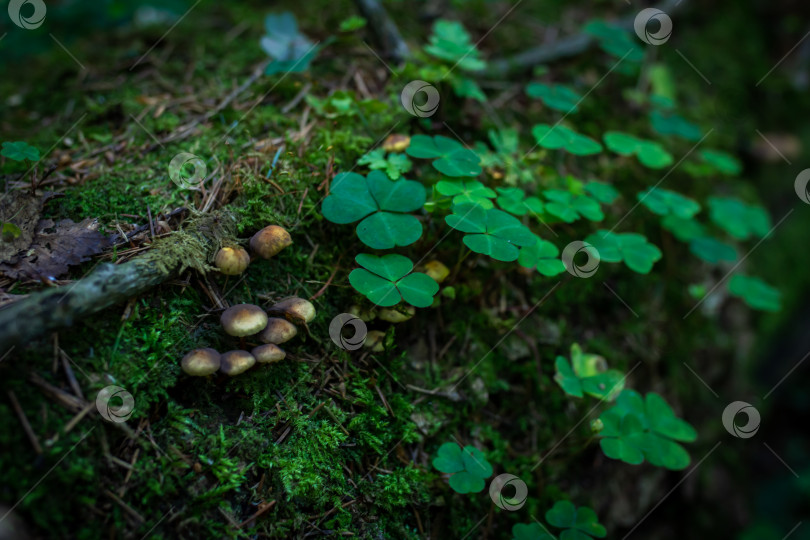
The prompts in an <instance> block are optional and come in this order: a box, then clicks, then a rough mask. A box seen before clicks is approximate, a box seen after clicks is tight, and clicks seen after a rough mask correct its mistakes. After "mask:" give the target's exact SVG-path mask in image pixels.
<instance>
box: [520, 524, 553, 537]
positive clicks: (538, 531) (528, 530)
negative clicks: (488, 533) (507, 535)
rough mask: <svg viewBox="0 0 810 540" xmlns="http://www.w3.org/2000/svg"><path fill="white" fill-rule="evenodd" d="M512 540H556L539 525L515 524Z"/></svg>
mask: <svg viewBox="0 0 810 540" xmlns="http://www.w3.org/2000/svg"><path fill="white" fill-rule="evenodd" d="M512 540H554V537H553V536H551V535H550V534H548V533H547V532H546V531H544V530H543V528H542V527H541V526H540V524H539V523H515V524H514V525H512Z"/></svg>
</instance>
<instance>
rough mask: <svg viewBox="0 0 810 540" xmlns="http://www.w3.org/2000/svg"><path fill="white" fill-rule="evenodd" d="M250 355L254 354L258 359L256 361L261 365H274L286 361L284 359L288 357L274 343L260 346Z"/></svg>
mask: <svg viewBox="0 0 810 540" xmlns="http://www.w3.org/2000/svg"><path fill="white" fill-rule="evenodd" d="M250 354H252V355H253V356H254V357H255V358H256V361H257V362H259V363H260V364H274V363H276V362H281V361H282V360H284V357H285V356H287V353H285V352H284V351H282V350H281V348H280V347H279V346H278V345H274V344H273V343H268V344H267V345H259V346H258V347H255V348H254V349H253V350H252V351H250Z"/></svg>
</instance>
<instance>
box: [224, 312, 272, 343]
mask: <svg viewBox="0 0 810 540" xmlns="http://www.w3.org/2000/svg"><path fill="white" fill-rule="evenodd" d="M219 322H220V323H222V328H224V329H225V332H226V333H227V334H228V335H231V336H236V337H244V336H251V335H253V334H256V333H258V332H261V331H262V330H264V327H265V326H267V313H265V312H264V310H263V309H262V308H260V307H259V306H254V305H253V304H236V305H235V306H231V307H229V308H228V309H226V310H225V311H223V312H222V316H221V317H220V318H219Z"/></svg>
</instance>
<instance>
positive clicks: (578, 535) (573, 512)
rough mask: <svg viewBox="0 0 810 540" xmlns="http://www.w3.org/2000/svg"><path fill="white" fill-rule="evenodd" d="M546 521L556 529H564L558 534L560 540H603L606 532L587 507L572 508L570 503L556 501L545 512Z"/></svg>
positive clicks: (594, 514) (572, 504) (572, 505)
mask: <svg viewBox="0 0 810 540" xmlns="http://www.w3.org/2000/svg"><path fill="white" fill-rule="evenodd" d="M546 521H548V522H549V523H550V524H551V525H553V526H554V527H557V528H558V529H565V530H564V531H563V532H562V533H560V540H591V538H592V537H593V538H604V537H605V536H606V535H607V530H606V529H605V527H604V526H603V525H601V524H600V523H599V518H598V517H596V512H594V511H593V510H592V509H591V508H588V507H587V506H580V507H576V506H574V503H572V502H571V501H557V502H556V503H554V506H553V507H552V508H551V509H550V510H549V511H548V512H546Z"/></svg>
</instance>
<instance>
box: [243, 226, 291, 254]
mask: <svg viewBox="0 0 810 540" xmlns="http://www.w3.org/2000/svg"><path fill="white" fill-rule="evenodd" d="M290 244H292V238H291V237H290V233H288V232H287V230H286V229H285V228H284V227H279V226H278V225H268V226H267V227H265V228H264V229H262V230H260V231H259V232H257V233H256V234H254V235H253V237H252V238H251V239H250V249H251V251H253V253H255V254H256V255H258V256H259V257H261V258H262V259H269V258H270V257H272V256H274V255H276V254H277V253H278V252H279V251H281V250H282V249H284V248H285V247H287V246H289V245H290Z"/></svg>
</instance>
